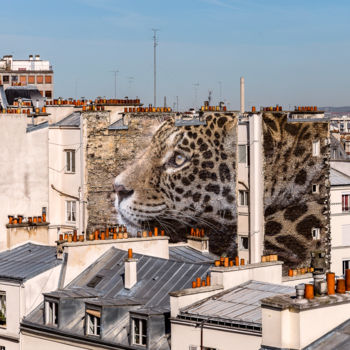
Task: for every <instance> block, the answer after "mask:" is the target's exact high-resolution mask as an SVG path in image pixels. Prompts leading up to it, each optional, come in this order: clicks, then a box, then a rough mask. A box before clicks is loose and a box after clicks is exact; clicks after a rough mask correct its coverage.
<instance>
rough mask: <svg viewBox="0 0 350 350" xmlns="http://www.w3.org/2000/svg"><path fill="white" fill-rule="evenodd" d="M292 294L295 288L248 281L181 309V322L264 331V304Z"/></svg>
mask: <svg viewBox="0 0 350 350" xmlns="http://www.w3.org/2000/svg"><path fill="white" fill-rule="evenodd" d="M293 291H295V289H294V288H292V287H287V286H281V285H278V284H272V283H265V282H257V281H249V282H246V283H243V284H241V285H239V286H238V287H234V288H232V289H229V290H226V291H224V292H221V293H219V294H216V295H214V296H211V297H209V298H207V299H204V300H201V301H199V302H197V303H195V304H192V305H190V306H188V307H186V308H184V309H182V310H181V313H180V315H179V316H178V318H180V319H181V318H182V319H192V320H207V322H210V323H219V324H222V322H223V323H224V324H225V325H227V326H231V327H235V328H236V327H239V328H241V327H242V328H247V326H248V327H253V329H254V330H256V331H261V322H262V321H261V300H262V299H264V298H267V297H272V296H276V295H279V294H286V293H292V292H293ZM250 329H252V328H250Z"/></svg>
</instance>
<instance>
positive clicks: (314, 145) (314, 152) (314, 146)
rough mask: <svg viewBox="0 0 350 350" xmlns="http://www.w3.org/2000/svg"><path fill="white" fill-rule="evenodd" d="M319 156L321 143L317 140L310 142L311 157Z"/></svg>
mask: <svg viewBox="0 0 350 350" xmlns="http://www.w3.org/2000/svg"><path fill="white" fill-rule="evenodd" d="M320 154H321V142H320V140H319V139H317V140H312V156H313V157H319V156H320Z"/></svg>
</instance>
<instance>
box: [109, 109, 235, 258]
mask: <svg viewBox="0 0 350 350" xmlns="http://www.w3.org/2000/svg"><path fill="white" fill-rule="evenodd" d="M204 119H205V122H206V123H205V124H206V125H190V126H181V127H179V126H175V118H174V117H171V118H169V119H168V120H166V121H164V122H163V123H162V124H161V125H160V127H159V128H158V130H157V131H156V132H155V134H154V136H153V138H152V141H151V143H150V144H149V146H148V147H147V148H146V149H145V150H144V152H143V153H142V154H140V155H139V156H138V157H137V160H136V161H134V162H133V163H132V164H131V165H130V166H129V167H127V168H126V169H125V170H124V171H123V172H122V173H120V174H119V175H118V176H117V177H116V179H115V191H116V194H117V196H116V200H115V206H116V209H117V213H118V214H117V215H118V222H119V224H123V225H126V226H127V227H128V230H129V231H130V232H131V233H133V234H135V233H136V232H137V231H141V230H144V229H146V230H148V229H149V228H151V227H153V226H158V227H160V228H161V229H164V230H165V231H166V233H167V235H169V236H170V237H171V240H172V241H178V240H184V238H185V237H186V235H187V234H188V233H189V230H190V227H193V226H195V227H201V228H204V229H205V231H206V233H207V234H208V236H209V239H210V246H211V251H213V252H214V253H217V254H221V253H223V252H226V253H228V254H235V253H236V226H237V214H236V195H235V191H236V188H235V186H236V185H235V183H236V174H235V168H236V154H235V149H236V139H237V137H236V132H237V131H236V130H237V128H236V126H237V118H236V117H235V116H234V115H233V114H230V113H226V114H221V113H215V114H207V115H205V116H204Z"/></svg>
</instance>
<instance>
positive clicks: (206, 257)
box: [169, 245, 218, 264]
mask: <svg viewBox="0 0 350 350" xmlns="http://www.w3.org/2000/svg"><path fill="white" fill-rule="evenodd" d="M169 259H171V260H177V261H183V262H188V263H193V264H203V263H208V264H210V263H213V262H214V260H216V259H218V257H217V256H216V255H214V254H212V253H202V252H200V251H198V250H196V249H194V248H191V247H189V246H186V245H183V246H170V247H169Z"/></svg>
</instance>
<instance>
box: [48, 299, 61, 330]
mask: <svg viewBox="0 0 350 350" xmlns="http://www.w3.org/2000/svg"><path fill="white" fill-rule="evenodd" d="M45 324H49V325H52V326H57V325H58V302H56V301H45Z"/></svg>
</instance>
